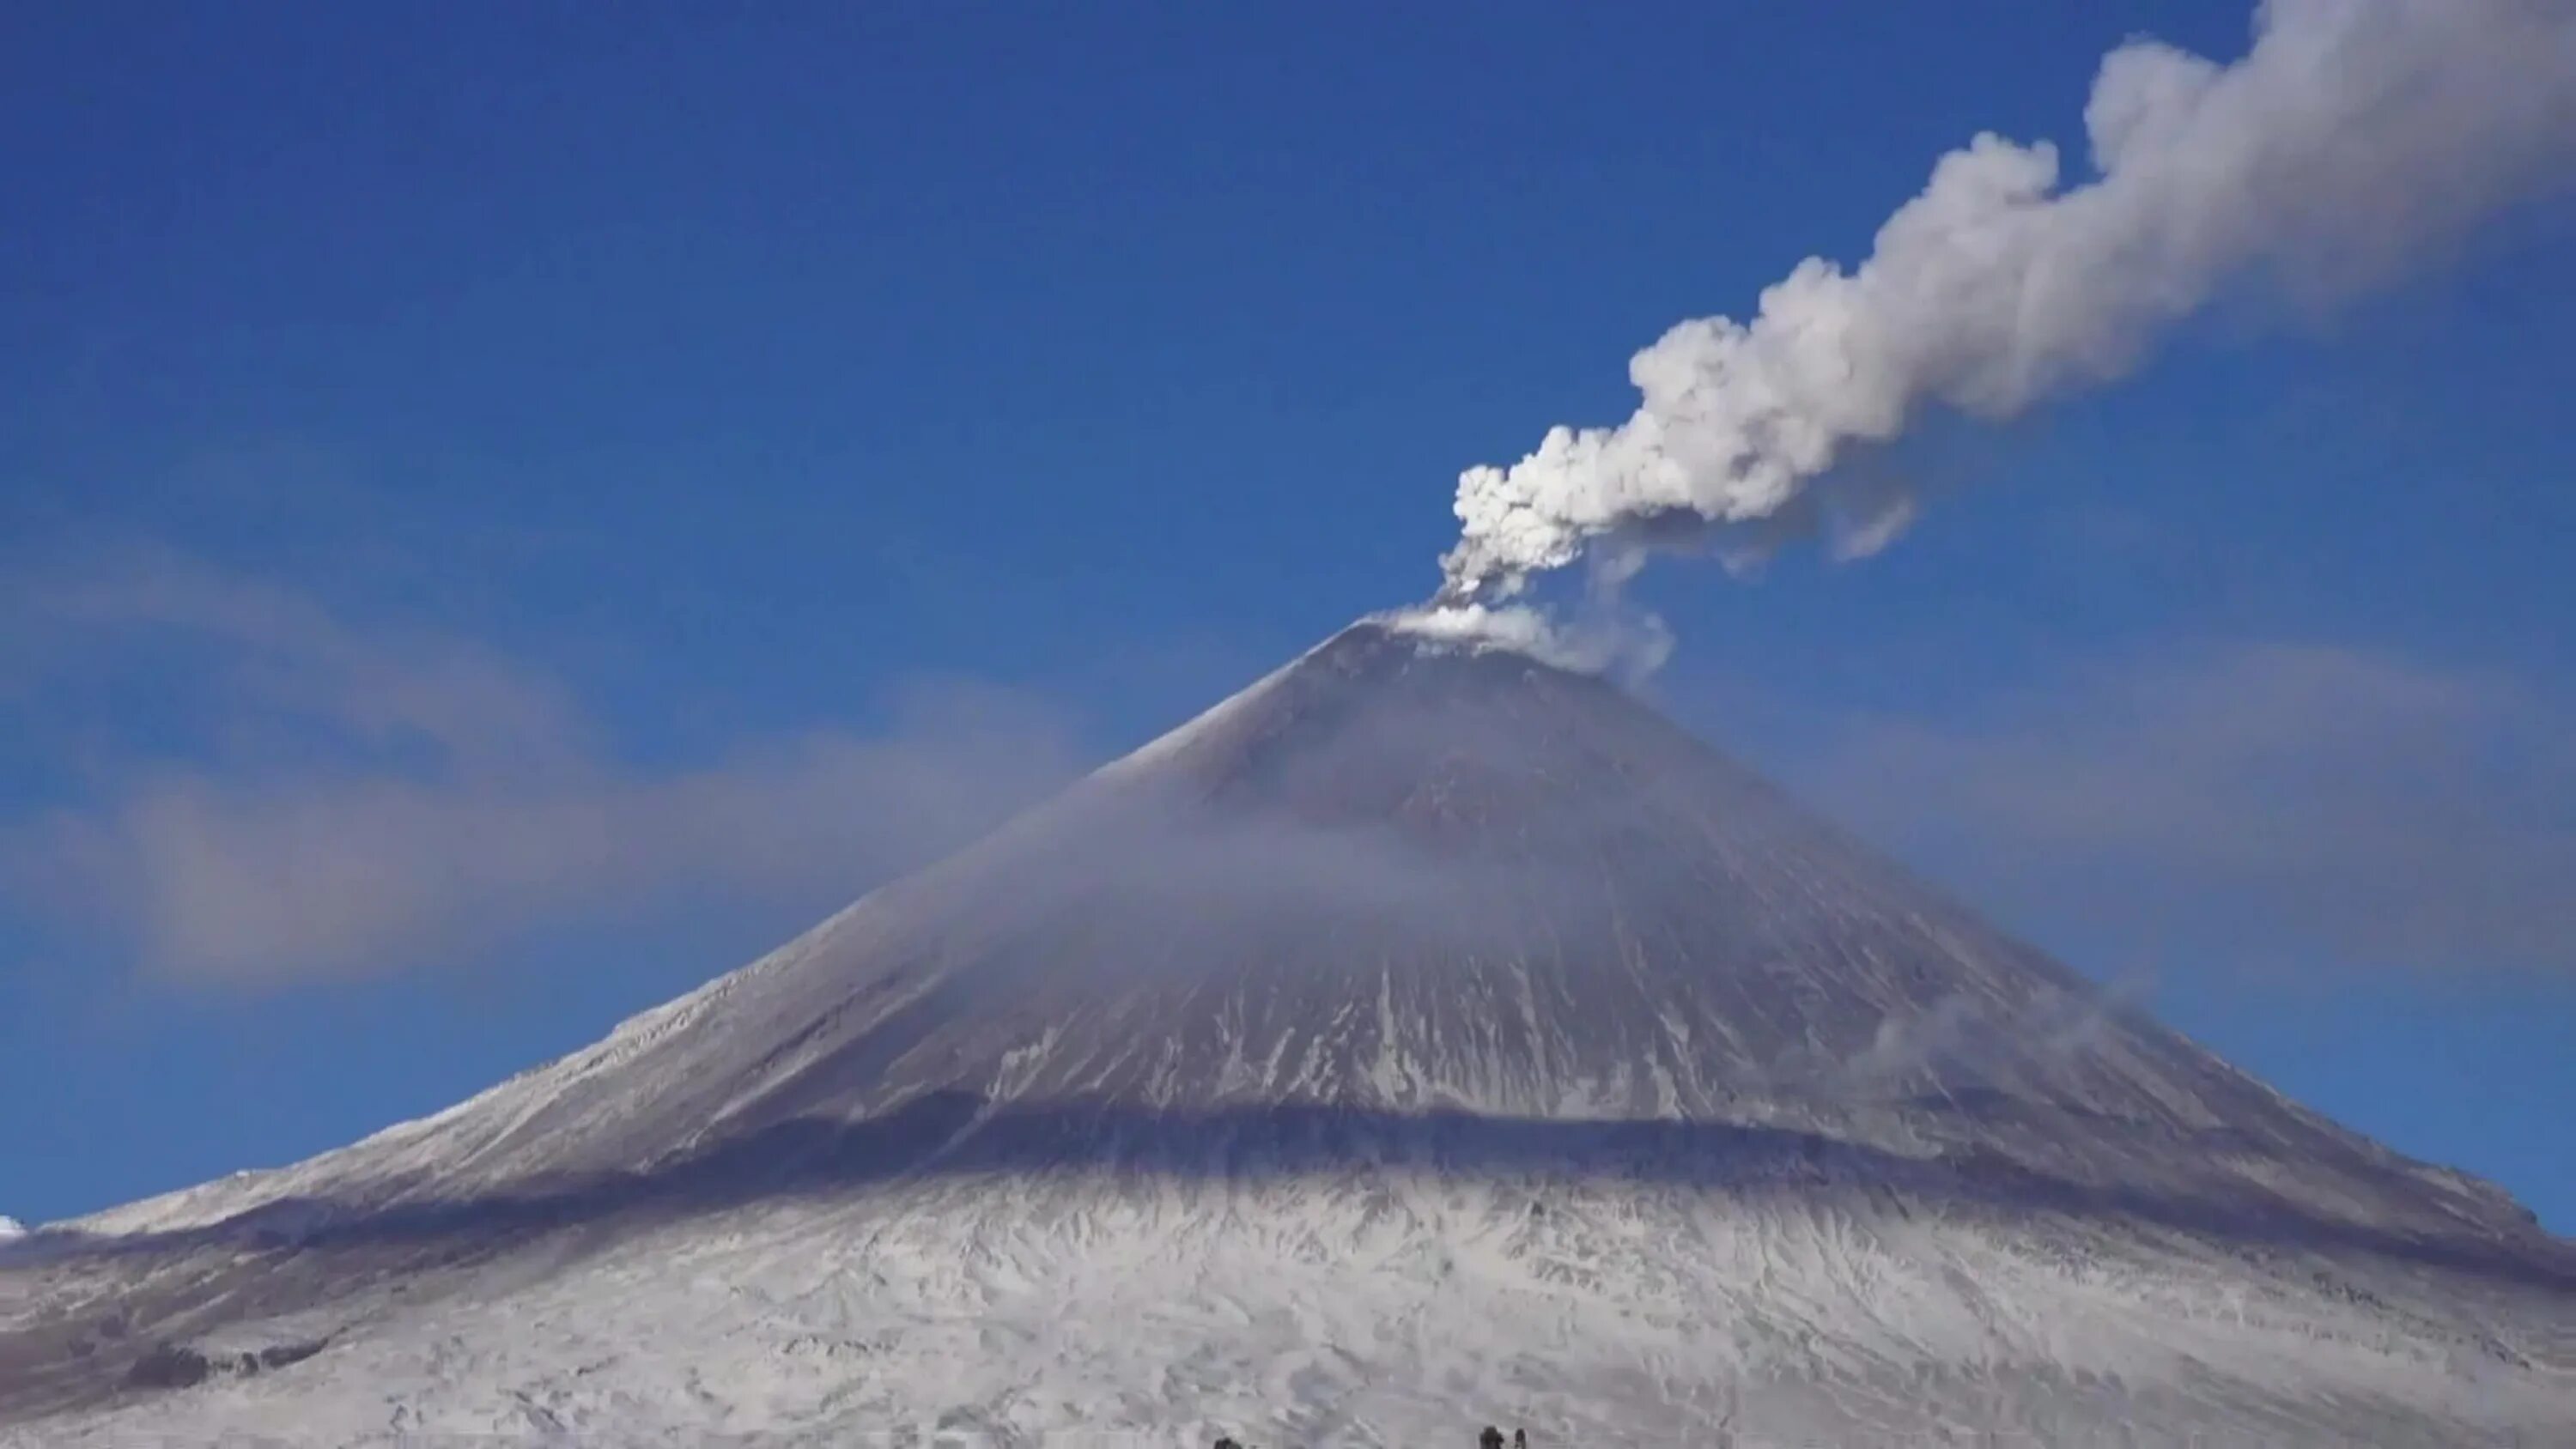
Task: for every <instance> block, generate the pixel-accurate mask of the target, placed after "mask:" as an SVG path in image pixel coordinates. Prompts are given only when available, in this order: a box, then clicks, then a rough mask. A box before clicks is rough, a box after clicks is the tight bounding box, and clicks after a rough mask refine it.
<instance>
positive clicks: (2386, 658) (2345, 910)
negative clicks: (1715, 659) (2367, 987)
mask: <svg viewBox="0 0 2576 1449" xmlns="http://www.w3.org/2000/svg"><path fill="white" fill-rule="evenodd" d="M1809 736H1810V738H1811V739H1814V740H1816V741H1819V742H1820V743H1816V744H1813V745H1810V746H1808V747H1806V748H1804V749H1801V750H1797V751H1795V752H1794V754H1793V756H1792V758H1791V759H1790V760H1789V761H1787V762H1785V768H1784V773H1786V774H1788V775H1789V776H1790V777H1791V779H1792V780H1793V781H1795V782H1796V783H1798V784H1799V785H1800V786H1802V787H1803V788H1804V789H1805V790H1806V791H1807V792H1808V793H1809V794H1810V795H1811V796H1812V797H1814V798H1816V799H1817V800H1818V801H1819V803H1821V804H1823V805H1824V806H1825V807H1826V808H1828V809H1829V810H1830V811H1831V812H1833V813H1835V814H1836V815H1838V816H1840V817H1841V818H1842V819H1844V820H1846V821H1848V822H1850V823H1851V824H1852V825H1854V826H1855V827H1857V828H1858V829H1860V830H1861V831H1862V832H1863V833H1864V834H1867V835H1869V836H1872V837H1874V838H1876V839H1878V840H1880V841H1882V842H1884V843H1886V844H1888V845H1890V846H1892V847H1894V848H1896V849H1898V850H1899V851H1900V852H1901V853H1903V854H1905V855H1907V856H1908V857H1910V858H1912V859H1916V860H1920V861H1927V862H1940V863H1944V864H1943V871H1944V873H1945V874H1946V875H1949V876H1951V877H1952V878H1953V881H1954V883H1955V884H1957V885H1959V886H1961V887H1962V888H1963V889H1965V890H1966V891H1967V892H1968V893H1970V894H1972V895H1974V896H1976V897H1977V898H1978V899H1980V900H1981V901H1985V902H1988V903H1991V904H1994V905H1996V906H1998V907H2000V908H2001V909H2002V911H2003V912H2004V913H2006V914H2007V915H2009V916H2018V917H2022V918H2053V919H2057V920H2074V921H2080V922H2082V923H2083V924H2084V926H2085V928H2086V929H2087V930H2088V931H2097V930H2110V931H2119V932H2124V933H2132V934H2134V935H2135V936H2137V937H2138V938H2140V939H2142V940H2154V941H2160V942H2163V943H2166V944H2169V945H2173V946H2177V947H2187V948H2207V947H2212V946H2217V945H2226V946H2229V947H2231V948H2234V949H2236V950H2249V949H2250V951H2251V952H2254V953H2260V952H2269V951H2278V952H2281V953H2284V954H2289V955H2295V956H2298V957H2302V958H2306V959H2319V958H2323V959H2332V960H2339V961H2345V962H2349V963H2352V964H2354V965H2363V966H2374V967H2400V968H2409V969H2422V970H2491V969H2503V970H2544V971H2568V970H2576V892H2571V891H2570V890H2569V889H2568V886H2567V883H2568V881H2570V880H2571V879H2576V708H2571V707H2570V704H2569V702H2568V701H2566V700H2564V699H2562V698H2558V697H2556V696H2554V695H2552V694H2550V693H2549V692H2547V691H2545V690H2543V689H2539V688H2536V687H2534V686H2532V685H2531V684H2528V683H2526V682H2523V681H2519V680H2516V679H2512V678H2509V677H2504V676H2500V675H2493V674H2487V673H2481V672H2477V671H2474V670H2465V669H2457V668H2447V667H2443V666H2439V665H2433V664H2427V663H2424V662H2422V661H2417V660H2412V659H2408V658H2405V657H2402V656H2399V655H2395V654H2390V653H2384V652H2375V651H2372V650H2367V649H2359V648H2347V647H2339V646H2333V645H2321V644H2307V643H2292V642H2272V641H2262V642H2237V643H2231V644H2223V645H2215V646H2209V647H2204V648H2201V649H2197V650H2193V651H2186V652H2180V653H2170V654H2164V655H2160V656H2156V657H2153V658H2148V659H2143V660H2134V661H2131V662H2129V663H2127V664H2125V665H2120V666H2097V667H2092V668H2088V669H2084V670H2081V671H2077V672H2074V673H2071V674H2068V675H2065V676H2062V677H2060V678H2057V679H2054V680H2049V681H2045V682H2043V683H2040V684H2037V685H2034V686H2031V687H2027V688H2024V689H2021V690H2019V691H2015V692H2012V693H2009V694H2005V695H2001V696H1998V697H1994V698H1991V699H1989V700H1987V701H1985V702H1984V703H1982V704H1981V705H1979V706H1977V707H1975V708H1972V709H1971V710H1968V711H1966V712H1964V713H1962V714H1960V715H1957V716H1955V717H1951V718H1946V719H1938V720H1934V719H1920V718H1917V719H1904V718H1889V717H1877V718H1865V719H1860V720H1850V719H1844V720H1840V721H1821V720H1820V721H1816V722H1814V723H1813V724H1812V725H1811V727H1810V730H1809Z"/></svg>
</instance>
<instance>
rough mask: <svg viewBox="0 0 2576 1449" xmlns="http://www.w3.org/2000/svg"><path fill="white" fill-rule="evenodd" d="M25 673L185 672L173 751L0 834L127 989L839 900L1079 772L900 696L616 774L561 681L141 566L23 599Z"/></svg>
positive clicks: (393, 964)
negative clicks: (108, 955)
mask: <svg viewBox="0 0 2576 1449" xmlns="http://www.w3.org/2000/svg"><path fill="white" fill-rule="evenodd" d="M14 612H16V613H17V614H18V615H19V621H18V627H17V628H15V629H13V630H12V631H11V633H12V635H13V637H14V640H15V642H16V643H17V644H19V645H21V646H26V645H29V644H31V643H32V644H33V646H34V647H33V648H32V649H21V650H20V651H18V652H21V653H26V654H31V655H32V656H34V657H36V658H39V659H42V660H45V661H50V662H51V663H53V664H54V665H56V666H59V667H77V668H82V669H88V670H92V671H96V670H98V669H99V668H100V667H101V665H102V661H107V662H108V663H109V664H111V665H112V663H113V661H114V660H115V659H117V658H118V657H119V656H120V655H121V654H125V653H129V652H134V651H150V652H149V653H148V656H147V665H146V667H147V668H148V669H149V670H151V671H153V672H155V673H156V674H157V673H162V672H167V671H169V670H170V669H171V668H172V666H173V664H174V662H175V663H177V664H179V665H181V666H183V667H182V669H181V672H183V673H186V674H188V675H190V676H192V677H193V679H192V682H193V684H194V686H195V687H194V688H192V689H189V690H185V691H182V693H183V694H185V695H186V697H187V699H188V702H189V707H188V710H187V718H186V720H185V721H184V724H185V726H186V728H185V729H183V730H181V731H180V732H179V733H180V734H181V736H182V738H181V739H180V740H178V741H177V744H178V745H179V746H180V747H179V748H176V749H172V750H163V751H143V750H138V749H136V748H133V747H132V746H131V745H130V744H128V743H121V744H119V745H118V746H117V747H115V748H113V749H110V750H107V751H106V752H105V753H104V755H103V757H102V758H97V759H93V760H92V762H91V764H90V766H89V768H88V770H87V776H88V783H87V787H86V788H84V789H82V790H81V791H79V792H78V794H77V795H76V797H75V798H73V799H71V800H69V801H67V802H64V803H59V804H56V805H54V806H52V807H51V808H46V809H41V810H29V811H25V812H22V813H21V814H20V815H19V816H18V818H16V819H0V888H5V889H7V890H8V891H9V893H11V894H13V895H19V896H22V897H23V899H24V901H25V902H26V903H27V904H28V905H30V906H32V907H34V908H35V909H36V910H38V911H40V912H42V913H44V914H46V915H48V916H50V917H51V918H53V919H55V920H57V921H58V922H61V923H64V924H66V925H68V926H70V927H72V928H74V929H75V930H78V931H81V932H83V933H85V934H88V935H91V936H95V937H97V938H100V939H103V940H105V941H108V942H111V943H113V944H114V946H115V947H117V948H118V949H119V950H121V951H122V952H123V953H125V954H127V955H129V956H130V957H131V958H132V960H133V961H134V962H135V963H136V964H137V965H139V966H140V967H141V968H143V969H145V970H147V971H150V972H153V973H157V974H160V975H163V976H166V977H174V978H182V979H188V980H195V981H201V982H214V983H234V984H276V983H283V982H291V981H295V980H299V979H308V978H315V977H335V976H347V975H361V974H372V973H381V972H389V971H393V970H398V969H404V968H409V967H416V966H420V965H423V964H426V963H431V962H435V961H440V960H459V959H471V958H472V957H473V956H474V955H475V953H476V952H477V951H478V949H480V948H484V947H488V946H490V945H492V944H494V943H496V942H498V941H501V940H504V939H506V938H508V937H509V936H511V935H512V934H514V933H518V932H523V931H527V930H530V929H534V928H537V927H542V926H546V925H550V924H556V923H562V922H566V921H590V920H610V919H631V918H636V917H639V916H642V915H645V914H648V913H650V912H652V911H656V910H662V909H667V908H669V907H670V906H671V905H672V904H674V903H675V902H691V901H740V900H772V899H775V900H791V901H795V902H797V903H799V904H811V903H813V902H815V901H817V900H830V899H833V898H835V897H837V896H842V895H847V894H854V893H856V892H857V891H859V890H861V889H864V888H866V887H867V886H869V885H872V884H874V883H875V882H877V881H879V880H882V879H884V878H885V877H887V876H889V875H891V874H894V873H896V872H899V871H901V870H904V869H907V868H910V867H912V866H915V865H918V864H921V863H923V862H925V861H927V860H928V859H931V858H933V857H935V856H936V855H938V854H940V853H942V852H944V851H946V850H949V849H952V848H954V847H956V846H958V845H961V844H963V843H965V842H966V841H968V840H970V839H972V838H973V837H974V836H976V835H978V834H980V833H982V832H983V831H984V830H986V829H988V828H990V827H991V826H992V825H993V824H995V823H998V822H999V821H1000V820H1001V819H1002V818H1004V817H1006V816H1007V815H1008V814H1010V813H1011V812H1012V811H1014V810H1016V809H1018V808H1020V807H1021V806H1023V805H1025V804H1027V803H1028V802H1030V801H1031V800H1034V799H1036V798H1038V797H1040V796H1042V795H1043V794H1045V793H1046V792H1048V791H1050V790H1052V789H1054V788H1056V787H1057V786H1059V785H1061V784H1062V783H1063V782H1064V781H1066V780H1068V779H1070V778H1071V777H1072V776H1073V775H1074V774H1076V773H1077V771H1078V769H1079V766H1080V762H1081V756H1080V753H1079V751H1078V749H1077V746H1076V744H1075V740H1074V731H1073V730H1072V729H1071V727H1070V725H1069V723H1068V721H1067V720H1066V718H1065V717H1064V715H1063V714H1062V713H1061V712H1060V711H1058V710H1056V709H1054V708H1053V707H1051V706H1050V705H1048V704H1046V703H1045V702H1043V701H1041V700H1038V699H1036V698H1033V697H1031V696H1029V695H1027V694H1024V693H1021V692H1018V691H1013V690H1008V689H1003V688H997V687H992V686H985V685H978V684H974V683H971V682H964V681H945V682H940V681H932V682H924V683H920V684H917V685H915V686H913V687H912V688H910V689H908V690H906V691H904V692H902V693H901V694H900V695H899V696H898V698H897V700H896V701H895V705H896V707H895V709H894V710H893V712H892V713H893V720H894V722H893V723H892V725H891V726H890V727H889V728H887V729H886V730H884V731H883V732H880V733H876V734H867V735H862V734H856V733H852V732H849V731H845V730H837V729H822V730H815V731H811V732H808V733H804V734H799V735H795V736H792V737H786V738H779V739H770V740H762V741H755V742H751V743H748V744H745V745H742V746H739V747H737V748H733V749H730V750H727V751H725V752H723V753H722V754H721V755H720V756H719V757H718V758H716V759H714V760H711V761H707V762H703V763H697V764H693V765H689V766H686V767H679V768H659V769H644V768H638V767H636V766H633V765H631V764H628V763H626V762H624V761H621V760H620V759H619V758H618V757H617V755H616V753H615V751H614V749H613V748H611V747H610V745H609V744H608V743H607V741H606V733H607V732H606V731H604V730H603V729H601V728H600V727H599V726H598V725H597V724H596V723H595V722H594V721H593V720H591V719H590V718H588V717H587V715H586V714H585V713H584V712H583V710H582V709H581V707H580V705H579V702H578V700H577V699H576V698H575V697H574V694H573V692H572V691H571V690H570V689H569V688H568V687H566V686H565V685H564V684H563V683H562V682H561V681H558V680H555V679H553V678H551V677H549V676H547V675H546V674H544V673H543V672H542V671H539V670H537V669H534V668H532V667H530V666H529V665H527V664H525V663H523V662H521V661H518V660H515V659H512V658H510V657H508V656H506V655H504V654H502V653H500V652H499V651H496V650H492V649H489V648H487V647H484V646H481V645H478V644H476V643H474V642H473V641H469V640H462V639H458V638H454V637H452V636H448V635H444V634H441V633H439V632H437V631H434V630H422V629H411V628H404V627H393V626H381V625H372V624H364V625H362V624H359V623H355V622H352V621H350V620H348V619H346V618H344V617H341V616H340V615H338V614H336V613H334V612H333V611H332V610H331V609H330V608H328V607H327V606H325V605H324V604H323V603H321V602H320V601H318V600H316V599H313V598H311V597H308V596H305V595H303V594H300V593H297V592H295V591H293V590H290V589H285V588H281V587H278V586H275V585H273V584H269V583H265V582H262V581H258V580H251V579H244V578H241V577H238V576H233V575H228V574H225V573H222V572H220V571H217V570H213V569H209V568H207V567H205V566H203V565H200V564H198V563H195V562H193V561H191V560H188V559H185V558H181V557H177V556H171V555H164V554H143V555H137V556H134V557H131V558H128V559H124V560H121V561H120V562H119V563H118V564H117V565H116V566H115V567H113V568H110V569H107V570H105V571H103V572H93V573H92V574H91V575H90V576H89V577H88V578H86V579H84V580H81V581H77V582H74V583H71V584H68V585H66V584H61V583H59V582H57V583H54V584H51V585H46V586H40V587H37V588H34V589H31V590H29V591H27V592H26V593H25V594H24V595H22V596H21V597H20V598H19V599H18V600H17V601H16V608H15V610H14Z"/></svg>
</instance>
